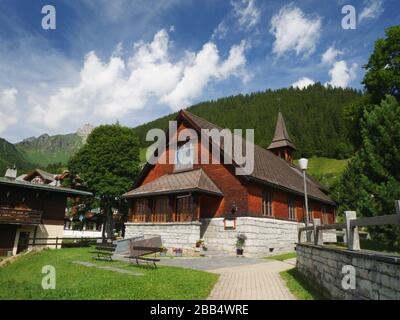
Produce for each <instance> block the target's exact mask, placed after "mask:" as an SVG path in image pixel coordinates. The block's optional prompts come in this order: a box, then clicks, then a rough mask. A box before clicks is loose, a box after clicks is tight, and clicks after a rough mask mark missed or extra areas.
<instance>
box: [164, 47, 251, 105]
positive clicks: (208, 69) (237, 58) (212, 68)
mask: <svg viewBox="0 0 400 320" xmlns="http://www.w3.org/2000/svg"><path fill="white" fill-rule="evenodd" d="M244 50H245V42H244V41H242V42H241V44H240V45H236V46H233V47H232V48H231V49H230V51H229V56H228V58H227V59H226V60H225V61H223V62H220V61H219V60H220V58H219V54H218V49H217V47H216V45H215V44H213V43H211V42H209V43H206V44H205V45H204V46H203V48H202V49H201V51H200V52H198V53H197V54H196V55H195V56H193V57H192V59H191V60H192V61H190V62H189V63H188V64H187V65H186V66H185V67H184V70H183V76H182V78H181V79H180V81H179V83H178V84H177V85H176V87H175V89H174V90H172V91H171V92H170V93H169V94H167V95H165V96H164V97H162V101H164V102H166V103H168V104H169V106H170V107H171V108H172V109H174V110H179V109H180V108H182V107H185V106H187V105H189V104H190V101H192V100H193V99H194V98H196V97H197V96H199V95H200V93H201V92H202V91H203V89H204V87H205V86H206V85H207V84H208V83H209V82H210V81H211V80H217V81H220V80H223V79H226V78H228V77H229V76H231V75H236V76H242V77H243V79H244V80H245V79H246V74H245V72H244V70H243V67H244V65H245V64H246V59H245V56H244Z"/></svg>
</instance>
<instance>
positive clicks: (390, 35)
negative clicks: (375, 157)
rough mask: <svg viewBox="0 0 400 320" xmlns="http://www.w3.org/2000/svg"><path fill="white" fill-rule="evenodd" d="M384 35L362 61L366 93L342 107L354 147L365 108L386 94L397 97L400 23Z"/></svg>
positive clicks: (357, 144)
mask: <svg viewBox="0 0 400 320" xmlns="http://www.w3.org/2000/svg"><path fill="white" fill-rule="evenodd" d="M385 34H386V38H384V39H378V40H377V41H376V42H375V47H374V51H373V53H372V54H371V56H370V57H369V59H368V63H367V64H365V65H364V69H365V70H366V73H365V76H364V79H363V81H362V84H363V85H364V88H365V90H366V95H365V96H363V97H361V98H360V99H358V100H355V101H353V102H352V103H350V104H349V105H347V106H346V107H345V108H344V111H343V117H344V119H345V120H346V122H347V124H348V127H349V133H350V134H349V138H350V140H351V141H352V143H353V145H354V147H355V148H356V149H359V148H360V146H361V136H360V132H361V130H360V123H361V119H362V117H363V114H364V112H365V111H371V110H372V109H373V108H374V107H375V105H377V104H379V103H380V102H381V100H382V99H383V98H384V97H385V95H386V94H390V95H392V96H394V97H395V98H396V99H397V101H400V26H393V27H390V28H387V29H386V30H385Z"/></svg>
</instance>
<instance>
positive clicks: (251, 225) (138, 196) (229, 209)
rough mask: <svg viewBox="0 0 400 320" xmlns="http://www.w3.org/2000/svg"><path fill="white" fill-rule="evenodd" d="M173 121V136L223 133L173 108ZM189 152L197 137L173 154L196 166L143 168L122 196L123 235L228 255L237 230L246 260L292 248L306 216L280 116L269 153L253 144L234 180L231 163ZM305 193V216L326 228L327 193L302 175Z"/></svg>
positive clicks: (330, 205)
mask: <svg viewBox="0 0 400 320" xmlns="http://www.w3.org/2000/svg"><path fill="white" fill-rule="evenodd" d="M176 120H177V123H178V132H180V130H182V129H184V128H190V129H194V130H195V131H196V132H198V133H199V136H200V131H201V129H214V128H215V129H219V130H222V129H221V128H219V127H218V126H216V125H214V124H212V123H210V122H208V121H207V120H205V119H202V118H200V117H199V116H196V115H194V114H192V113H190V112H188V111H180V112H179V114H178V116H177V119H176ZM193 150H197V151H198V153H200V152H204V146H202V143H201V141H200V140H199V142H198V146H197V148H193V146H192V145H190V146H189V147H188V145H187V144H183V145H179V144H178V148H177V151H176V152H177V153H178V154H179V153H180V152H184V153H186V154H187V155H189V157H192V158H193V159H194V157H197V159H198V161H197V164H196V162H195V161H192V162H190V163H193V164H189V165H185V166H184V168H182V166H180V165H179V163H177V164H173V163H167V164H160V163H157V164H155V165H150V164H146V165H145V166H144V168H143V170H142V172H141V174H140V176H139V178H138V180H137V181H136V183H135V185H134V189H133V190H131V191H129V192H127V193H126V194H125V195H124V197H125V198H127V199H129V201H130V215H129V218H128V223H127V224H126V235H127V236H129V235H132V236H134V235H137V234H144V235H146V234H160V235H161V236H162V237H163V239H164V240H163V241H164V245H166V246H171V247H176V246H178V247H183V248H185V249H187V250H190V249H191V248H193V247H194V245H195V242H196V240H199V239H203V240H204V241H205V243H206V245H207V246H208V247H209V248H211V249H212V250H215V251H220V252H225V253H233V252H234V246H235V241H236V240H235V236H236V235H238V234H239V233H244V234H246V236H247V237H248V240H247V244H246V246H247V250H246V251H247V252H249V253H250V254H252V255H261V254H268V253H272V252H276V251H288V250H292V249H293V247H294V243H295V242H296V234H297V227H298V226H299V224H302V223H304V222H305V219H306V214H305V210H304V192H303V189H304V186H303V177H302V172H301V170H300V168H299V167H297V166H296V165H295V164H293V151H294V150H295V146H294V144H293V142H292V141H291V139H290V137H289V134H288V132H287V129H286V126H285V122H284V119H283V116H282V114H281V113H279V114H278V120H277V124H276V130H275V135H274V138H273V140H272V142H271V145H270V146H269V147H268V149H264V148H262V147H260V146H255V149H254V162H255V164H254V170H253V172H252V174H249V175H244V176H238V175H235V164H223V161H222V160H221V164H212V163H211V161H210V164H200V154H194V152H193ZM210 150H211V149H210ZM165 152H166V154H167V155H168V153H169V152H170V149H169V147H167V149H166V151H165ZM221 153H223V150H221ZM209 157H210V159H211V157H212V155H211V154H210V155H209ZM166 158H167V159H168V156H167V157H166ZM307 189H308V198H309V203H310V205H309V208H310V209H309V210H310V212H309V219H310V220H312V219H313V218H320V219H321V221H322V223H333V222H334V220H335V203H334V201H332V199H331V198H330V197H329V196H328V195H327V190H326V189H325V188H324V187H323V186H321V185H320V184H319V183H317V182H316V181H315V180H314V179H312V178H311V177H309V176H307Z"/></svg>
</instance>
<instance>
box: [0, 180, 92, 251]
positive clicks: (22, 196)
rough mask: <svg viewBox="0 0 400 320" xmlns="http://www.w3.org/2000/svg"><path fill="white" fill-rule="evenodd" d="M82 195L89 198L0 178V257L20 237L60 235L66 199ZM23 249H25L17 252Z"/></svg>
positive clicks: (80, 192) (10, 248) (70, 190)
mask: <svg viewBox="0 0 400 320" xmlns="http://www.w3.org/2000/svg"><path fill="white" fill-rule="evenodd" d="M83 195H91V194H90V193H88V192H83V191H78V190H72V189H67V188H61V187H56V186H51V187H50V186H47V185H43V184H35V183H31V182H22V181H12V180H8V179H5V178H0V234H2V235H1V236H0V255H6V254H9V252H12V251H13V249H14V247H15V243H16V242H20V241H19V239H21V238H22V237H26V238H27V239H28V238H33V237H35V235H36V233H38V232H40V234H41V237H46V236H48V237H51V236H52V234H51V233H54V232H59V231H61V232H62V230H63V226H64V216H65V208H66V204H67V198H68V197H77V196H78V197H79V196H83ZM39 227H40V228H39ZM39 229H40V230H39ZM55 230H57V231H55ZM57 236H62V234H60V235H58V234H57ZM23 249H26V246H19V248H18V250H23ZM14 251H15V250H14ZM18 252H19V251H17V253H18Z"/></svg>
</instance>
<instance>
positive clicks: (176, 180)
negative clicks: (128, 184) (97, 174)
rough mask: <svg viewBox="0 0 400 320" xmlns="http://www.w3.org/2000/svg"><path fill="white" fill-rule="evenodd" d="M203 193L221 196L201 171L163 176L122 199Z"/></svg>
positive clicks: (130, 192) (128, 193)
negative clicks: (166, 194)
mask: <svg viewBox="0 0 400 320" xmlns="http://www.w3.org/2000/svg"><path fill="white" fill-rule="evenodd" d="M196 191H197V192H203V193H208V194H215V195H219V196H222V192H221V190H219V188H218V187H217V186H216V185H215V183H214V182H213V181H212V180H211V179H210V178H209V177H208V176H207V174H206V173H205V172H204V171H203V170H202V169H196V170H191V171H183V172H176V173H170V174H165V175H163V176H161V177H159V178H157V179H155V180H153V181H151V182H149V183H146V184H143V185H142V186H140V187H138V188H136V189H134V190H132V191H129V192H127V193H125V194H124V195H123V197H126V198H131V197H137V196H143V195H156V194H165V193H168V194H170V193H181V192H196Z"/></svg>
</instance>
